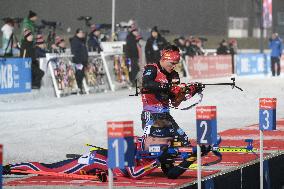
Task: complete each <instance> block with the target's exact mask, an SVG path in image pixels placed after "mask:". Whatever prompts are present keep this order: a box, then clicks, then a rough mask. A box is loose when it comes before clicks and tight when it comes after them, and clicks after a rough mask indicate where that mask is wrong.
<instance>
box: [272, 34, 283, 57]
mask: <svg viewBox="0 0 284 189" xmlns="http://www.w3.org/2000/svg"><path fill="white" fill-rule="evenodd" d="M269 48H270V49H271V54H270V55H271V57H281V55H282V50H283V47H282V39H280V38H279V37H277V38H275V39H274V40H270V42H269Z"/></svg>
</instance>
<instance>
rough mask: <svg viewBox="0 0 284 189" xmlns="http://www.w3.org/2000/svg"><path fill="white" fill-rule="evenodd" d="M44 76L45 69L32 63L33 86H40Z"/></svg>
mask: <svg viewBox="0 0 284 189" xmlns="http://www.w3.org/2000/svg"><path fill="white" fill-rule="evenodd" d="M43 76H44V71H42V70H41V69H40V68H39V66H38V65H35V64H32V87H36V88H40V87H41V80H42V77H43Z"/></svg>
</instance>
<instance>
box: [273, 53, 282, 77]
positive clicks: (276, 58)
mask: <svg viewBox="0 0 284 189" xmlns="http://www.w3.org/2000/svg"><path fill="white" fill-rule="evenodd" d="M275 65H276V66H277V70H276V74H277V76H279V75H280V68H281V67H280V58H279V57H271V72H272V76H275Z"/></svg>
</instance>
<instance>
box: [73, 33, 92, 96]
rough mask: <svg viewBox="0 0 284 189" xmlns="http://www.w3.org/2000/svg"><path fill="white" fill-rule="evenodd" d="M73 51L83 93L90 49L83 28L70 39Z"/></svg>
mask: <svg viewBox="0 0 284 189" xmlns="http://www.w3.org/2000/svg"><path fill="white" fill-rule="evenodd" d="M70 44H71V52H72V54H73V55H74V56H73V63H74V64H76V81H77V85H78V87H79V89H80V93H81V94H82V93H83V86H82V83H83V79H84V76H85V75H84V68H85V67H86V66H87V64H88V50H87V46H86V43H85V32H84V31H83V30H82V29H80V28H79V29H77V30H76V33H75V36H74V37H73V38H72V39H71V41H70Z"/></svg>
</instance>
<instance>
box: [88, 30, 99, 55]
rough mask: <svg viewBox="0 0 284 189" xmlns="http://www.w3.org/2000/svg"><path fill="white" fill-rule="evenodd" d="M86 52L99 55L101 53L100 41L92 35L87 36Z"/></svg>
mask: <svg viewBox="0 0 284 189" xmlns="http://www.w3.org/2000/svg"><path fill="white" fill-rule="evenodd" d="M88 50H89V51H92V52H93V51H94V52H98V53H100V52H101V51H102V48H101V45H100V41H99V39H98V37H97V36H95V35H94V34H92V33H91V34H90V35H89V40H88Z"/></svg>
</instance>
